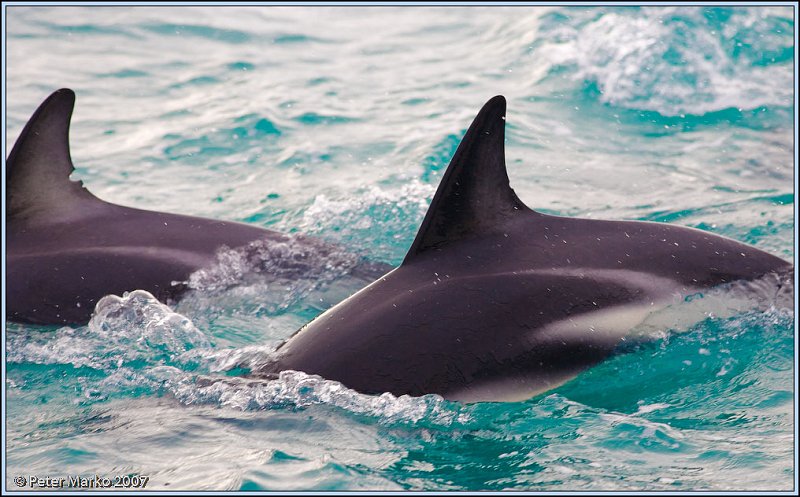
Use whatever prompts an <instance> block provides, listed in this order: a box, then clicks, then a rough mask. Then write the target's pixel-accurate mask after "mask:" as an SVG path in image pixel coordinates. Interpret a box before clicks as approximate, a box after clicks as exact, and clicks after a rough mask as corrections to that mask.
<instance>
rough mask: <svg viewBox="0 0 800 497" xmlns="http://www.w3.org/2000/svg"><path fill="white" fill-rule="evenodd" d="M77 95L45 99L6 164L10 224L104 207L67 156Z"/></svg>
mask: <svg viewBox="0 0 800 497" xmlns="http://www.w3.org/2000/svg"><path fill="white" fill-rule="evenodd" d="M74 106H75V93H74V92H73V91H72V90H68V89H61V90H58V91H56V92H54V93H53V94H52V95H50V97H48V98H47V100H45V101H44V102H42V104H41V105H40V106H39V108H38V109H37V110H36V112H35V113H34V114H33V116H32V117H31V118H30V120H29V121H28V124H27V125H26V126H25V128H24V129H23V130H22V133H21V134H20V136H19V138H18V139H17V142H16V144H15V145H14V148H13V149H12V150H11V154H9V156H8V160H7V161H6V178H7V181H8V184H7V190H6V207H7V211H6V219H11V218H14V219H15V220H18V221H22V220H33V219H36V218H39V217H46V216H51V215H56V214H59V213H63V212H65V211H69V210H71V208H73V207H74V206H75V204H76V203H79V202H81V201H87V200H88V201H96V202H102V201H101V200H99V199H97V198H96V197H95V196H94V195H92V194H91V193H89V191H88V190H86V189H85V188H84V187H83V184H82V183H81V182H79V181H71V180H70V179H69V176H70V174H72V171H74V170H75V167H74V166H73V165H72V159H71V158H70V153H69V125H70V119H71V118H72V109H73V108H74Z"/></svg>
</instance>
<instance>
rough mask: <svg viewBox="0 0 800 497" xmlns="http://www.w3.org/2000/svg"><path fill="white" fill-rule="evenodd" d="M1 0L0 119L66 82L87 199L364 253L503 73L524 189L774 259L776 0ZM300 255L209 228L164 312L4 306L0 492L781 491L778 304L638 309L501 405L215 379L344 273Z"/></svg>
mask: <svg viewBox="0 0 800 497" xmlns="http://www.w3.org/2000/svg"><path fill="white" fill-rule="evenodd" d="M7 12H8V18H7V29H8V45H7V57H8V58H7V75H8V81H7V108H8V119H7V130H6V132H7V138H8V143H9V144H11V143H13V141H14V140H15V139H16V137H17V136H18V134H19V132H20V131H21V129H22V126H23V125H24V123H25V121H26V120H27V118H28V117H29V116H30V114H31V113H32V111H33V110H34V109H35V107H36V106H37V105H38V104H39V103H40V101H41V100H42V99H44V98H45V97H46V96H47V95H48V94H49V93H50V92H51V91H53V90H55V89H57V88H60V87H70V88H72V89H74V90H75V91H76V93H77V106H76V110H75V114H74V117H73V127H72V130H71V141H72V156H73V160H74V162H75V164H76V168H77V170H76V173H75V174H74V177H75V178H80V179H82V180H83V181H84V182H85V184H86V185H87V186H88V188H89V189H90V190H92V191H93V192H94V193H95V194H96V195H98V196H99V197H101V198H103V199H106V200H109V201H112V202H115V203H119V204H123V205H129V206H135V207H143V208H149V209H157V210H162V211H169V212H177V213H184V214H191V215H199V216H207V217H214V218H221V219H231V220H236V221H242V222H247V223H252V224H254V225H257V226H262V227H265V228H270V229H274V230H279V231H283V232H287V233H307V234H312V235H315V236H317V237H320V238H322V239H325V240H328V241H330V242H334V243H338V244H340V245H342V246H343V247H346V248H347V250H348V251H350V252H352V253H354V254H359V255H367V256H369V257H372V258H374V259H376V260H378V261H382V262H387V263H390V264H395V265H396V264H399V262H400V261H401V260H402V258H403V256H404V254H405V251H406V250H407V248H408V247H409V246H410V244H411V241H412V240H413V237H414V234H415V232H416V229H417V227H418V226H419V224H420V222H421V220H422V217H423V215H424V213H425V211H426V209H427V206H428V204H429V202H430V199H431V197H432V195H433V193H434V191H435V188H436V186H437V185H438V182H439V180H440V178H441V174H442V172H443V170H444V168H445V167H446V165H447V163H448V161H449V159H450V157H451V155H452V154H453V152H454V151H455V149H456V147H457V145H458V142H459V140H460V137H461V136H462V134H463V133H464V131H465V129H466V127H467V126H468V125H469V123H470V121H471V119H472V118H473V117H474V115H475V113H476V112H477V111H478V109H479V108H480V107H481V105H482V104H483V103H484V102H485V101H486V100H487V99H488V98H490V97H491V96H493V95H496V94H503V95H505V96H506V97H507V98H508V102H509V104H508V114H507V163H508V167H509V176H510V178H511V184H512V186H513V187H514V189H515V190H516V192H517V194H518V195H519V196H520V198H521V199H522V200H523V201H524V202H525V203H526V204H528V205H530V206H531V207H533V208H536V209H539V210H541V211H543V212H547V213H555V214H561V215H569V216H581V217H591V218H598V219H600V218H603V219H639V220H649V221H660V222H669V223H675V224H679V225H684V226H692V227H697V228H701V229H704V230H708V231H711V232H714V233H718V234H721V235H725V236H728V237H732V238H735V239H738V240H741V241H743V242H746V243H749V244H752V245H755V246H757V247H760V248H761V249H763V250H766V251H768V252H771V253H773V254H776V255H778V256H781V257H783V258H785V259H787V260H792V261H793V260H794V256H795V254H794V250H793V229H794V209H795V205H794V193H793V186H792V181H793V147H794V142H793V131H792V117H793V105H794V94H793V75H792V71H793V69H792V63H793V60H794V55H795V47H794V43H793V37H794V21H793V18H792V10H791V9H790V8H788V7H787V8H769V9H768V8H734V9H731V8H713V9H709V8H655V7H654V8H647V9H639V8H614V9H609V8H566V7H562V8H533V7H514V8H454V7H449V8H425V9H423V8H389V7H381V8H376V7H373V8H308V7H305V8H274V7H273V8H267V7H258V8H257V7H250V8H172V7H159V8H101V7H91V8H65V7H60V8H44V7H41V8H40V7H37V8H20V7H11V8H9V9H8V11H7ZM327 262H330V264H328V265H327V268H328V269H327V270H326V271H325V273H324V274H321V275H315V277H314V278H313V279H311V278H309V279H301V280H286V281H278V282H275V283H269V284H267V283H265V282H262V281H258V279H253V278H251V277H249V276H248V274H247V264H246V262H245V261H243V260H242V259H241V257H240V254H237V253H236V252H235V251H231V252H226V253H222V254H220V258H219V265H218V266H217V267H215V268H212V269H211V270H209V271H207V272H204V273H202V274H198V275H195V278H194V279H193V280H192V281H193V285H194V288H195V291H194V293H193V294H192V295H191V296H190V297H189V298H187V299H186V300H184V301H182V302H180V303H179V304H177V305H176V306H173V307H172V308H168V307H166V306H164V305H162V304H159V303H158V302H155V301H153V300H152V299H149V298H148V297H147V296H146V295H142V294H140V293H132V294H130V295H128V296H126V297H125V298H123V299H116V300H110V301H107V302H106V304H107V305H105V306H104V307H102V308H100V309H98V312H97V314H96V316H95V317H94V318H93V320H92V322H91V323H90V324H89V325H88V326H86V327H77V328H52V327H50V328H48V327H35V326H23V325H16V324H7V325H6V359H7V364H6V367H7V379H6V395H7V428H6V429H7V459H6V464H7V467H6V470H7V478H6V482H5V483H6V485H7V486H8V488H9V489H13V488H16V487H15V485H14V483H13V478H14V477H15V476H18V475H26V476H28V475H38V476H42V477H45V476H52V477H65V476H70V475H76V474H80V475H94V474H99V475H101V476H107V477H113V476H115V475H121V474H125V475H129V474H139V475H147V476H148V477H149V482H148V486H147V488H148V489H170V490H174V489H228V490H256V489H264V490H289V489H302V490H363V489H370V490H397V489H413V490H449V489H453V490H501V489H513V490H683V491H686V490H722V489H752V490H787V489H791V488H792V485H793V480H794V477H795V471H796V468H795V466H794V456H793V450H794V438H793V433H794V429H795V425H794V421H793V396H794V394H795V392H794V386H793V385H794V381H793V358H794V354H795V349H794V338H793V328H794V319H795V315H794V312H793V311H792V310H790V309H787V308H785V307H781V306H780V305H777V306H775V305H773V306H762V308H760V309H751V310H746V311H742V312H738V313H735V314H734V315H732V316H725V317H720V316H716V317H715V316H714V315H711V316H708V317H706V318H705V319H702V320H700V321H699V322H697V323H693V324H691V325H690V326H689V327H688V330H682V331H680V332H679V331H677V330H673V329H671V328H670V326H665V327H664V328H663V329H660V330H657V333H655V334H654V335H653V337H652V340H650V341H648V342H646V343H644V344H642V345H638V346H632V347H628V348H627V349H626V350H624V351H622V352H624V353H621V354H619V355H617V356H615V357H613V358H611V359H609V360H608V361H606V362H604V363H602V364H601V365H599V366H597V367H594V368H592V369H590V370H588V371H585V372H584V373H582V374H581V375H579V376H578V377H577V378H575V379H574V380H573V381H571V382H569V383H567V384H565V385H563V386H562V387H560V388H558V389H556V390H553V391H551V392H547V393H545V394H543V395H540V396H538V397H536V398H533V399H530V400H528V401H526V402H520V403H483V404H471V405H462V404H458V403H453V402H448V401H444V400H443V399H441V398H439V397H436V396H426V397H421V398H410V397H400V398H395V397H392V396H390V395H388V394H385V395H382V396H365V395H361V394H358V393H356V392H353V391H350V390H347V389H345V388H343V387H342V386H341V385H339V384H337V383H334V382H329V381H325V380H324V379H321V378H317V377H311V376H307V375H304V374H302V373H284V375H283V376H282V377H281V378H280V379H279V380H275V381H260V382H256V381H249V380H242V379H240V378H239V377H238V376H237V372H238V371H237V369H236V367H237V365H239V364H242V363H250V364H257V363H258V362H259V361H263V360H264V358H265V357H268V356H269V354H270V353H271V351H272V350H273V349H274V348H275V347H276V346H277V345H278V344H279V343H280V342H281V341H282V340H283V339H285V338H286V337H288V336H289V335H291V334H292V333H293V332H294V331H295V330H296V329H297V328H298V327H299V326H301V325H303V324H304V323H306V322H308V321H309V320H310V319H312V318H313V317H314V316H316V315H318V314H319V313H321V312H322V311H323V310H324V309H326V308H328V307H329V306H331V305H333V304H335V302H336V301H338V300H340V299H341V298H344V297H345V296H346V295H347V294H349V293H352V292H353V291H355V290H357V289H358V287H359V285H362V284H364V282H359V281H353V280H352V279H348V278H346V277H344V275H343V274H342V273H341V269H340V268H341V266H340V265H339V264H337V261H336V260H331V261H327ZM232 283H235V284H232ZM9 291H13V289H9ZM784 302H786V301H785V300H784ZM369 331H370V330H364V332H365V333H368V332H369ZM221 375H222V376H227V377H228V379H227V380H226V381H224V382H215V383H212V382H209V381H208V380H209V379H210V378H215V377H219V376H221Z"/></svg>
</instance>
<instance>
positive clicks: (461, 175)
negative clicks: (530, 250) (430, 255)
mask: <svg viewBox="0 0 800 497" xmlns="http://www.w3.org/2000/svg"><path fill="white" fill-rule="evenodd" d="M505 114H506V99H505V98H503V97H502V96H496V97H494V98H492V99H491V100H489V101H488V102H487V103H486V105H484V106H483V108H482V109H481V111H480V112H479V113H478V115H477V116H476V117H475V120H473V121H472V125H471V126H470V127H469V129H468V130H467V134H466V135H464V139H463V140H461V144H460V145H459V146H458V149H457V150H456V153H455V155H453V159H452V160H451V161H450V165H449V166H448V167H447V171H445V173H444V176H443V177H442V181H441V183H440V184H439V189H438V190H437V191H436V195H434V197H433V201H432V202H431V206H430V207H429V208H428V213H427V214H426V215H425V220H424V221H423V222H422V226H421V227H420V229H419V232H417V237H416V238H415V239H414V243H413V244H412V245H411V249H410V250H409V251H408V254H406V258H405V260H404V261H403V263H407V262H409V261H410V260H412V259H413V258H414V257H415V256H417V255H418V254H420V253H422V252H424V251H426V250H428V249H431V248H435V247H441V246H442V245H445V244H447V243H449V242H452V241H455V240H459V239H462V238H465V237H469V236H472V235H475V234H479V233H481V232H483V231H489V230H491V229H492V228H494V227H496V226H497V225H498V224H500V223H502V222H504V221H506V220H508V219H509V218H510V217H512V216H515V215H517V214H519V213H521V212H525V211H527V212H530V209H528V208H527V207H526V206H525V204H523V203H522V201H520V199H519V198H517V195H516V194H515V193H514V190H512V189H511V187H510V186H509V184H508V173H507V172H506V160H505V143H504V140H505Z"/></svg>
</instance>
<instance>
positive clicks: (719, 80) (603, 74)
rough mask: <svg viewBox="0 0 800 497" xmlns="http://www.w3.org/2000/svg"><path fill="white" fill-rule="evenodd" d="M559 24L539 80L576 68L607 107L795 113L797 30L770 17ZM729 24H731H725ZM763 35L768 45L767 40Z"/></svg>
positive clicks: (690, 12)
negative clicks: (773, 109)
mask: <svg viewBox="0 0 800 497" xmlns="http://www.w3.org/2000/svg"><path fill="white" fill-rule="evenodd" d="M563 14H564V13H559V14H557V15H554V16H553V21H557V22H551V23H550V24H549V25H548V26H547V27H545V28H544V33H543V34H545V35H546V39H547V42H546V43H545V44H544V45H543V46H542V47H541V49H539V50H538V53H539V54H541V55H542V56H543V57H544V58H545V60H547V61H548V64H546V65H544V66H542V67H541V68H540V71H541V72H539V73H538V75H537V76H538V77H539V78H544V77H545V76H546V75H547V74H552V73H553V71H557V68H559V67H569V66H572V67H575V68H576V70H575V71H574V72H573V73H572V75H571V78H572V79H574V80H577V81H587V82H591V83H593V84H595V85H596V87H597V90H598V91H599V98H600V101H601V102H603V103H606V104H609V105H613V106H619V107H624V108H629V109H639V110H649V111H655V112H658V113H660V114H662V115H664V116H678V115H686V114H694V115H702V114H705V113H711V112H716V111H721V110H724V109H730V108H733V109H739V110H742V109H758V108H760V107H769V106H778V107H787V106H791V104H792V102H793V93H792V88H793V85H792V78H793V70H792V64H791V59H792V57H791V55H792V54H793V26H792V25H791V24H790V23H787V22H786V20H785V18H783V17H780V16H778V15H775V14H776V12H775V11H772V10H769V9H761V8H749V9H703V8H698V7H673V8H668V9H664V8H645V9H637V10H631V9H610V10H609V11H607V12H602V13H601V14H599V15H598V13H597V12H596V11H594V10H592V11H585V12H568V14H570V16H569V17H566V18H565V17H564V15H563ZM720 17H722V18H723V19H721V18H720ZM758 33H761V36H758V35H757V34H758Z"/></svg>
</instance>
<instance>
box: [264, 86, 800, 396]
mask: <svg viewBox="0 0 800 497" xmlns="http://www.w3.org/2000/svg"><path fill="white" fill-rule="evenodd" d="M505 112H506V102H505V99H504V98H503V97H502V96H497V97H494V98H492V99H491V100H489V101H488V103H486V105H485V106H484V107H483V108H482V110H481V111H480V113H479V114H478V115H477V117H476V118H475V120H474V122H473V123H472V125H471V126H470V127H469V129H468V131H467V133H466V135H465V136H464V138H463V140H462V142H461V144H460V145H459V147H458V149H457V150H456V152H455V155H454V156H453V158H452V161H451V162H450V165H449V166H448V168H447V170H446V172H445V174H444V176H443V177H442V180H441V184H440V185H439V188H438V190H437V191H436V194H435V196H434V197H433V200H432V202H431V205H430V208H429V209H428V211H427V214H426V215H425V219H424V221H423V223H422V226H421V227H420V229H419V232H418V233H417V235H416V238H415V239H414V242H413V244H412V245H411V248H410V250H409V251H408V254H407V255H406V257H405V259H404V260H403V262H402V264H401V265H400V266H399V267H398V268H396V269H394V270H392V271H391V272H389V273H388V274H386V275H385V276H383V277H382V278H380V279H378V280H377V281H375V282H374V283H372V284H370V285H369V286H367V287H366V288H364V289H362V290H361V291H359V292H357V293H355V294H354V295H352V296H351V297H349V298H347V299H346V300H344V301H342V302H341V303H339V304H338V305H336V306H334V307H332V308H330V309H328V310H327V311H326V312H325V313H323V314H321V315H320V316H319V317H317V318H316V319H315V320H313V321H312V322H310V323H309V324H307V325H306V326H304V327H303V328H301V329H300V330H299V331H298V332H296V333H295V334H294V335H293V336H291V337H290V338H289V339H288V340H287V341H286V342H284V343H283V344H282V345H281V346H279V347H278V348H277V349H276V351H275V354H273V356H272V358H271V359H269V360H268V361H266V362H264V363H261V364H256V365H253V366H251V367H250V369H251V371H250V373H249V374H250V376H251V377H255V378H274V377H275V376H276V374H277V373H279V372H280V371H284V370H297V371H303V372H305V373H308V374H316V375H319V376H322V377H324V378H326V379H329V380H335V381H339V382H341V383H342V384H343V385H344V386H346V387H349V388H351V389H354V390H357V391H360V392H362V393H366V394H380V393H382V392H390V393H392V394H394V395H403V394H408V395H413V396H418V395H423V394H430V393H433V394H439V395H441V396H443V397H444V398H447V399H452V400H457V401H463V402H477V401H517V400H524V399H526V398H530V397H532V396H534V395H537V394H538V393H541V392H544V391H547V390H549V389H551V388H554V387H556V386H558V385H560V384H562V383H564V382H565V381H567V380H569V379H571V378H572V377H574V376H575V375H577V373H578V372H580V371H581V370H583V369H585V368H587V367H590V366H592V365H594V364H597V363H598V362H600V361H602V360H603V359H604V358H606V357H607V356H609V355H610V354H612V353H613V352H614V350H615V348H617V347H618V345H619V344H620V343H621V340H623V339H624V338H625V335H626V333H628V332H629V330H631V329H632V328H634V327H636V326H637V325H639V324H640V323H643V322H644V321H645V320H646V319H647V317H648V316H649V315H651V314H652V313H653V312H654V311H655V310H657V309H662V308H665V306H669V305H670V304H671V303H672V302H674V300H675V298H676V296H685V295H692V294H695V292H699V291H701V290H704V289H710V288H713V287H717V286H719V285H723V284H725V283H730V282H735V281H738V280H746V281H752V280H756V279H758V278H760V277H762V276H764V275H768V274H773V273H775V274H777V273H780V272H783V273H784V274H785V273H786V272H787V271H793V266H792V265H791V264H790V263H789V262H786V261H784V260H782V259H780V258H778V257H776V256H773V255H770V254H768V253H766V252H763V251H761V250H758V249H755V248H753V247H750V246H747V245H744V244H742V243H739V242H737V241H734V240H731V239H728V238H724V237H721V236H717V235H714V234H711V233H707V232H704V231H701V230H697V229H692V228H686V227H682V226H675V225H670V224H662V223H653V222H638V221H602V220H594V219H577V218H569V217H560V216H553V215H545V214H542V213H540V212H536V211H534V210H532V209H530V208H528V207H527V206H526V205H525V204H524V203H523V202H522V201H521V200H520V199H519V198H518V197H517V195H516V194H515V193H514V190H512V189H511V187H510V186H509V180H508V174H507V172H506V165H505V151H504V132H505Z"/></svg>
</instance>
